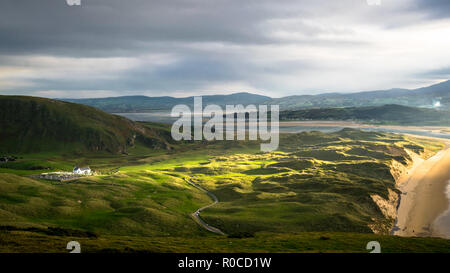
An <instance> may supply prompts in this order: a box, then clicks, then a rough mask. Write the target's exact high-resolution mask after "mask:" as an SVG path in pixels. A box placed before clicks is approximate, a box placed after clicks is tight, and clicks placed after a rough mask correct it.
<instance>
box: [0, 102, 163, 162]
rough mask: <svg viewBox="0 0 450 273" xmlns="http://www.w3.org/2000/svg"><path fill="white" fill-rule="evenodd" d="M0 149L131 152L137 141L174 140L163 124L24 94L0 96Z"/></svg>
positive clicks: (154, 143)
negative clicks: (149, 124)
mask: <svg viewBox="0 0 450 273" xmlns="http://www.w3.org/2000/svg"><path fill="white" fill-rule="evenodd" d="M0 109H1V111H0V128H1V130H0V153H2V154H8V153H33V152H36V153H37V152H62V151H64V152H78V153H79V152H107V153H126V151H127V149H128V148H129V147H131V146H133V145H134V144H135V142H136V141H137V142H140V143H144V144H145V145H146V146H149V147H154V148H167V147H168V144H167V142H166V140H165V138H164V136H163V135H162V133H161V132H159V131H158V130H157V129H149V128H147V127H144V126H142V125H140V124H137V123H135V122H133V121H130V120H128V119H126V118H123V117H120V116H116V115H111V114H108V113H105V112H103V111H100V110H98V109H96V108H93V107H89V106H85V105H79V104H74V103H69V102H63V101H57V100H51V99H45V98H36V97H22V96H0Z"/></svg>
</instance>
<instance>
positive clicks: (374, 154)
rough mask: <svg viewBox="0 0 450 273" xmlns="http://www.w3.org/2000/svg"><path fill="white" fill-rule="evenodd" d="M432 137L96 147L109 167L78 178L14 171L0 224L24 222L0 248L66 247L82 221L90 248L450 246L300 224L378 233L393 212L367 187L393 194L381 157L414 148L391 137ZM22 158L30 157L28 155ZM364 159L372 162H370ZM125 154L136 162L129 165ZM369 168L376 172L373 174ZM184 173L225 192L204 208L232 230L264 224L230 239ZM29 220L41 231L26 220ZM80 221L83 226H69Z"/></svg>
mask: <svg viewBox="0 0 450 273" xmlns="http://www.w3.org/2000/svg"><path fill="white" fill-rule="evenodd" d="M147 126H150V127H152V126H154V124H147ZM161 129H167V128H161ZM424 146H427V147H430V148H432V149H433V150H438V149H439V148H441V147H442V146H440V145H437V144H434V146H432V145H430V143H428V142H426V141H422V142H420V143H419V142H417V141H415V143H412V142H410V141H409V140H408V139H405V138H403V137H400V136H396V135H392V134H381V133H363V132H360V131H354V130H345V131H342V132H340V133H335V134H322V133H319V132H313V133H302V134H297V135H286V136H283V137H282V139H281V146H280V148H281V152H276V153H264V154H263V153H259V145H257V143H245V142H218V143H207V144H202V143H191V144H179V146H178V148H177V150H176V151H165V152H158V153H153V154H152V153H150V154H148V155H147V156H146V155H145V154H146V152H151V151H141V150H140V149H139V147H136V148H135V149H136V151H133V150H130V154H129V155H121V156H118V155H116V156H112V155H109V156H107V155H104V156H98V157H96V158H91V157H86V158H85V159H84V160H86V161H87V162H90V164H93V165H92V166H95V168H96V169H98V170H100V171H101V172H102V173H104V175H102V176H98V177H93V178H85V179H82V180H79V181H78V182H71V183H61V184H60V183H52V182H49V181H44V180H34V179H30V178H27V177H24V176H22V175H20V176H18V175H15V174H12V173H3V174H0V192H1V195H0V196H1V197H0V223H1V226H11V227H13V228H12V229H16V231H6V230H3V231H1V232H0V241H1V242H3V243H2V244H0V251H23V250H25V251H32V252H36V251H37V252H39V251H45V252H46V251H50V252H53V251H57V252H59V251H62V252H65V248H64V247H63V248H62V249H61V246H62V245H63V246H65V243H67V241H69V240H71V239H73V238H77V237H79V235H77V234H78V233H79V232H78V231H88V232H92V233H94V234H96V235H97V236H98V238H87V237H81V238H77V240H80V241H81V242H82V244H83V246H84V250H85V251H133V250H136V251H140V250H146V251H163V252H174V251H175V252H176V251H178V252H180V251H188V252H208V251H217V252H220V251H224V252H233V251H251V252H255V251H275V252H301V251H338V252H339V251H344V252H348V251H351V252H358V251H362V252H365V251H366V250H365V244H366V243H367V241H369V240H373V239H379V240H383V242H386V244H387V246H388V247H387V249H385V250H388V251H416V252H417V251H442V249H444V248H443V247H442V246H443V245H446V244H447V242H448V241H445V240H435V239H417V240H416V239H404V238H396V237H382V236H378V235H371V234H353V233H340V234H337V233H332V234H330V233H299V232H302V231H320V230H321V231H344V230H345V231H353V232H355V231H357V232H370V230H368V229H367V223H369V222H370V219H369V217H371V216H375V217H379V218H380V217H382V215H381V214H380V212H379V210H377V208H376V207H375V206H374V204H373V203H371V201H370V200H369V199H368V194H369V193H374V192H375V193H378V194H380V195H382V196H385V195H386V189H387V188H388V187H393V181H392V177H385V178H386V179H385V178H383V177H379V175H376V174H375V173H374V167H376V168H378V170H379V171H381V173H384V174H386V175H387V173H386V172H388V169H389V168H388V167H387V165H386V164H387V163H388V162H389V161H390V160H392V159H393V158H396V159H397V160H399V161H402V160H405V158H406V157H404V155H403V156H402V155H401V156H399V155H398V154H397V152H398V151H401V149H398V150H396V149H388V150H386V147H400V148H401V147H408V148H409V149H412V150H415V151H416V152H420V151H424V148H423V147H424ZM358 147H365V148H367V149H366V152H367V151H369V153H368V154H364V155H361V154H360V153H361V151H360V150H358V149H354V148H358ZM333 151H334V152H333ZM336 151H337V152H336ZM33 156H35V157H37V156H36V155H33ZM41 156H42V155H41ZM41 159H42V158H41ZM21 160H22V162H26V161H27V160H28V155H24V158H23V159H21ZM77 160H80V159H78V158H77V159H73V158H64V157H60V156H53V157H52V156H48V155H47V157H46V159H45V160H41V161H42V162H43V163H42V164H50V162H52V164H55V165H58V164H59V165H60V166H65V165H69V166H70V165H71V162H73V161H77ZM20 162H21V161H19V163H20ZM364 162H368V163H371V164H372V165H364V164H361V165H359V164H360V163H364ZM404 163H406V161H404ZM123 165H128V166H126V167H121V168H119V169H118V167H120V166H123ZM344 165H345V166H344ZM336 167H337V168H338V169H336ZM342 167H344V169H339V168H342ZM346 167H347V168H346ZM348 167H350V168H348ZM357 167H361V168H357ZM8 170H10V169H8ZM117 170H119V171H120V172H118V173H117V172H116V171H117ZM16 171H21V170H20V169H19V170H16ZM35 171H36V172H38V171H39V170H35ZM41 171H42V170H41ZM369 171H372V172H369ZM0 172H3V170H2V169H0ZM367 174H369V177H368V178H362V177H363V176H366V175H367ZM372 174H373V175H372ZM377 174H379V172H377ZM183 177H193V178H194V179H196V180H197V182H199V183H202V185H203V186H205V187H207V188H208V189H210V190H212V191H213V192H214V193H216V195H217V196H218V197H219V199H220V200H221V203H220V206H217V207H213V208H210V209H208V210H207V211H205V212H204V213H202V217H204V218H205V219H206V220H207V221H208V223H211V224H213V225H216V226H218V227H220V228H221V229H223V230H224V231H226V232H227V233H229V234H235V235H236V234H241V233H242V232H243V231H246V232H249V233H255V232H256V233H255V234H254V236H255V237H254V238H244V239H230V238H223V237H218V236H216V235H213V234H210V233H208V232H206V231H204V230H203V229H201V228H199V227H198V226H197V225H196V224H195V223H194V221H192V219H190V216H189V214H190V213H191V212H193V211H195V209H197V208H199V207H201V206H203V205H205V204H208V203H209V202H211V201H210V199H209V198H208V197H207V196H206V195H205V194H204V193H202V192H200V191H198V190H197V189H195V188H192V187H190V186H188V185H187V184H186V183H184V182H183V180H182V178H183ZM358 196H359V197H358ZM78 200H80V201H81V203H80V202H78ZM28 227H36V228H39V230H40V231H39V230H38V231H34V232H31V231H23V230H22V231H21V230H17V229H24V228H28ZM47 227H58V228H62V234H52V232H50V234H49V233H48V232H43V230H44V231H45V230H46V228H47ZM71 230H75V233H74V234H73V235H68V233H71V232H72V231H71ZM77 232H78V233H77ZM266 232H276V233H280V232H281V233H284V232H289V233H285V234H276V235H274V234H266ZM290 233H291V234H290ZM295 233H298V234H295ZM167 236H169V237H167ZM321 236H324V237H330V238H331V239H330V240H326V238H325V240H324V239H320V237H321ZM14 242H16V243H14ZM17 242H18V243H17ZM37 242H39V244H38V243H37ZM230 242H231V243H230ZM382 244H384V243H382Z"/></svg>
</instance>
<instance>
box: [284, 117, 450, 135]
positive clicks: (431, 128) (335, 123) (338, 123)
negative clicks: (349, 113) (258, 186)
mask: <svg viewBox="0 0 450 273" xmlns="http://www.w3.org/2000/svg"><path fill="white" fill-rule="evenodd" d="M279 125H280V126H284V127H291V126H314V127H336V126H338V127H341V126H348V127H365V128H387V129H397V130H418V131H428V132H433V133H449V132H450V126H416V125H382V124H379V125H378V124H365V123H358V122H353V121H342V120H336V121H332V120H329V121H317V120H311V121H280V123H279Z"/></svg>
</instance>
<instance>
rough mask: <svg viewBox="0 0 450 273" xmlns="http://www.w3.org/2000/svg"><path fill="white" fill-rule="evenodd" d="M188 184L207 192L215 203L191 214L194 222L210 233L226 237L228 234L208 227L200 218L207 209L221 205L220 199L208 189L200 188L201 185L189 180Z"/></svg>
mask: <svg viewBox="0 0 450 273" xmlns="http://www.w3.org/2000/svg"><path fill="white" fill-rule="evenodd" d="M186 182H187V183H188V184H190V185H192V186H194V187H196V188H197V189H199V190H201V191H203V192H205V193H206V194H208V196H209V197H210V198H211V199H212V200H213V201H214V202H213V203H211V204H209V205H207V206H204V207H201V208H199V209H198V210H196V211H195V212H193V213H192V214H191V217H192V218H193V219H194V221H195V222H196V223H197V224H199V225H200V226H202V227H203V228H204V229H206V230H208V231H211V232H214V233H217V234H220V235H226V234H225V233H223V232H222V231H221V230H220V229H218V228H215V227H212V226H210V225H208V224H207V223H206V222H205V221H203V220H202V218H200V212H202V211H203V210H205V209H207V208H209V207H212V206H214V205H215V204H217V203H219V199H218V198H217V196H215V195H214V194H213V193H212V192H210V191H208V190H206V189H205V188H203V187H202V186H200V185H198V184H196V183H194V182H192V181H191V180H189V179H186Z"/></svg>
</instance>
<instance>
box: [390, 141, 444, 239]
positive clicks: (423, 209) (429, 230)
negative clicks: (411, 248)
mask: <svg viewBox="0 0 450 273" xmlns="http://www.w3.org/2000/svg"><path fill="white" fill-rule="evenodd" d="M440 141H443V140H440ZM449 180H450V143H449V142H446V147H445V149H444V150H442V151H440V152H438V153H437V154H436V155H434V156H433V157H431V158H429V159H427V160H423V159H420V158H415V163H414V165H413V166H412V168H411V169H410V170H409V172H408V173H407V174H406V175H404V176H403V177H401V178H400V179H399V181H398V188H399V189H400V190H401V192H402V194H401V201H400V206H399V208H398V211H397V213H398V214H397V221H396V226H395V228H394V232H393V233H394V235H399V236H433V237H445V235H444V232H443V230H442V226H440V229H438V228H437V227H436V225H435V221H436V219H437V218H438V217H439V216H441V215H442V214H443V213H444V212H446V211H447V209H448V207H449V201H448V199H447V194H446V189H447V185H448V181H449Z"/></svg>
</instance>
